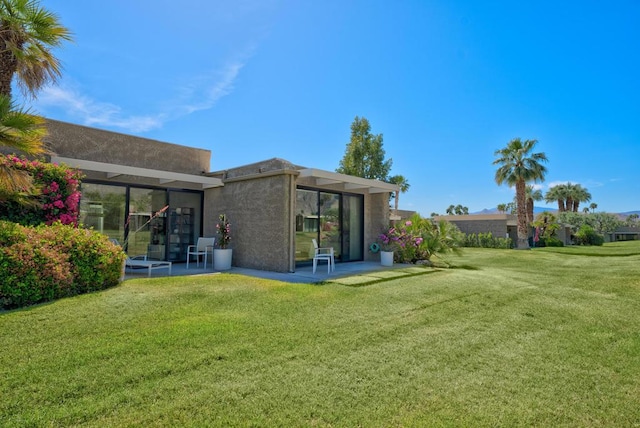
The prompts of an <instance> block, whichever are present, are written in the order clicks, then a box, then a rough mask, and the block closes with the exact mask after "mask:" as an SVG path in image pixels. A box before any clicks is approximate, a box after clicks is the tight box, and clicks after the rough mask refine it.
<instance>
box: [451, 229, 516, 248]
mask: <svg viewBox="0 0 640 428" xmlns="http://www.w3.org/2000/svg"><path fill="white" fill-rule="evenodd" d="M462 246H463V247H476V248H502V249H509V248H511V247H512V246H513V242H512V241H511V238H501V237H499V236H493V234H492V233H491V232H487V233H478V234H477V235H476V234H475V233H469V234H467V235H465V236H464V238H463V241H462Z"/></svg>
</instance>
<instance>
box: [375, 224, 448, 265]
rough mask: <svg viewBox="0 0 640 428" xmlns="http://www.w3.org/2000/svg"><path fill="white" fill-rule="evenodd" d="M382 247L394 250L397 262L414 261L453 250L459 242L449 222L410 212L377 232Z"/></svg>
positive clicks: (427, 258) (428, 258)
mask: <svg viewBox="0 0 640 428" xmlns="http://www.w3.org/2000/svg"><path fill="white" fill-rule="evenodd" d="M379 239H380V242H381V244H382V248H383V250H388V251H394V260H395V261H396V262H398V263H416V262H417V261H419V260H430V259H431V256H433V255H434V254H444V253H447V252H451V251H456V250H457V248H458V246H459V242H460V231H459V230H458V228H457V227H455V226H454V225H453V224H451V223H449V222H446V221H444V220H443V221H440V222H438V223H433V222H432V221H431V220H429V219H425V218H422V217H420V215H419V214H414V215H413V216H412V217H411V219H410V220H407V221H405V222H404V223H402V225H400V226H393V227H390V228H389V229H388V230H387V231H385V233H383V234H381V235H380V237H379Z"/></svg>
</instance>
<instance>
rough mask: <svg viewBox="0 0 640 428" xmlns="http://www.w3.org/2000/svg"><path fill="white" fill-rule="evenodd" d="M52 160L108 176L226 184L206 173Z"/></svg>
mask: <svg viewBox="0 0 640 428" xmlns="http://www.w3.org/2000/svg"><path fill="white" fill-rule="evenodd" d="M51 162H53V163H64V164H66V165H68V166H70V167H72V168H78V169H80V170H83V171H95V172H104V173H106V174H107V177H108V178H113V177H117V176H118V175H131V176H137V177H145V178H154V179H157V180H158V182H159V183H169V182H172V181H182V182H185V183H191V184H199V185H201V186H202V188H203V189H209V188H212V187H221V186H224V184H223V182H222V180H220V179H219V178H215V177H208V176H206V175H195V174H184V173H180V172H171V171H161V170H157V169H149V168H139V167H134V166H127V165H117V164H113V163H105V162H94V161H88V160H83V159H72V158H66V157H59V156H52V157H51Z"/></svg>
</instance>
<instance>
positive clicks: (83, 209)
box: [80, 183, 127, 244]
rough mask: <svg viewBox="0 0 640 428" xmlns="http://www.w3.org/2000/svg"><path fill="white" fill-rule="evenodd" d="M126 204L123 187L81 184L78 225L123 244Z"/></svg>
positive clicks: (125, 190)
mask: <svg viewBox="0 0 640 428" xmlns="http://www.w3.org/2000/svg"><path fill="white" fill-rule="evenodd" d="M126 203H127V188H126V187H124V186H113V185H109V184H93V183H82V198H81V200H80V224H82V225H83V226H84V227H86V228H92V229H93V230H95V231H97V232H100V233H103V234H105V235H107V236H109V237H110V238H113V239H117V240H118V242H120V243H121V244H124V239H125V236H124V235H125V233H124V224H125V207H126Z"/></svg>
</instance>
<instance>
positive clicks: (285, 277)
mask: <svg viewBox="0 0 640 428" xmlns="http://www.w3.org/2000/svg"><path fill="white" fill-rule="evenodd" d="M398 269H402V270H405V271H406V270H407V269H420V270H422V271H424V268H422V267H415V266H414V265H405V264H394V265H393V266H382V265H380V263H379V262H349V263H338V264H336V269H335V271H333V272H330V273H327V268H326V265H324V264H323V265H320V266H318V268H317V270H316V273H315V274H314V273H313V271H312V267H311V266H302V267H298V268H297V269H296V271H295V272H271V271H264V270H255V269H245V268H239V267H232V268H231V269H230V270H227V271H224V273H234V274H239V275H247V276H254V277H258V278H266V279H274V280H278V281H284V282H291V283H302V284H313V283H317V282H324V281H331V280H334V279H338V278H344V277H349V276H357V275H366V274H375V273H376V272H378V273H383V272H386V271H393V270H398ZM167 273H168V272H167V270H166V269H159V270H157V271H154V272H153V273H152V274H151V277H152V278H156V277H164V276H168V275H167ZM218 273H223V272H220V271H216V270H213V269H212V267H211V264H210V263H209V264H207V269H206V270H205V269H204V267H203V264H202V263H201V264H200V267H196V266H195V264H194V263H191V264H190V266H189V269H187V265H186V263H174V264H173V265H172V267H171V276H185V275H211V274H218ZM384 276H387V275H384ZM133 278H147V270H146V269H139V270H136V269H127V270H126V272H125V280H127V279H133Z"/></svg>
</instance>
